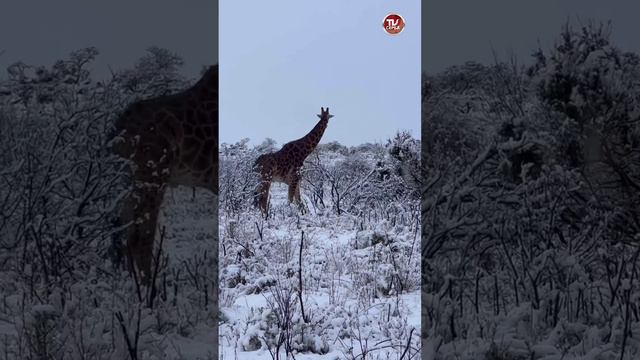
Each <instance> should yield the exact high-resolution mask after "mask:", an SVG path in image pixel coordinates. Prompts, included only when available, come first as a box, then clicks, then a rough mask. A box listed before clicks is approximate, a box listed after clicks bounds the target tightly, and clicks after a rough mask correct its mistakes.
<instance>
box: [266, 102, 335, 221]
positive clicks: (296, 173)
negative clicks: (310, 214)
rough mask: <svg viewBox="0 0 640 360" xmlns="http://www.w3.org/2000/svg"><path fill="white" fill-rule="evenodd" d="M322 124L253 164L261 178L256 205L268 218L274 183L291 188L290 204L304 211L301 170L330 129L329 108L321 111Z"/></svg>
mask: <svg viewBox="0 0 640 360" xmlns="http://www.w3.org/2000/svg"><path fill="white" fill-rule="evenodd" d="M318 117H319V118H320V121H318V123H317V124H316V126H314V128H313V129H311V131H309V133H308V134H306V135H305V136H303V137H301V138H300V139H298V140H294V141H291V142H288V143H286V144H284V145H283V146H282V148H281V149H280V150H278V151H276V152H272V153H268V154H263V155H260V156H259V157H258V159H257V160H256V162H255V164H254V170H255V171H256V172H257V173H258V174H259V177H260V183H259V184H258V186H257V188H256V192H255V205H256V206H258V208H260V210H261V211H262V213H263V214H264V215H265V216H267V215H268V205H269V189H270V188H271V183H272V182H281V183H285V184H287V185H288V187H289V202H291V203H295V204H296V205H298V207H299V208H300V209H301V210H302V211H304V204H303V202H302V200H301V199H300V182H301V180H302V177H301V174H300V170H301V168H302V165H303V164H304V160H305V159H306V158H307V157H308V156H309V154H311V153H312V152H313V150H315V148H316V147H317V146H318V143H319V142H320V139H321V138H322V135H323V134H324V131H325V130H326V128H327V124H328V123H329V119H330V118H332V117H333V115H330V114H329V108H327V110H325V109H324V108H320V114H318Z"/></svg>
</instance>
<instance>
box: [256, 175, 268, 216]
mask: <svg viewBox="0 0 640 360" xmlns="http://www.w3.org/2000/svg"><path fill="white" fill-rule="evenodd" d="M270 188H271V182H270V181H268V180H262V182H261V183H260V185H258V189H257V190H256V203H257V205H258V208H259V209H260V211H262V214H263V215H264V216H265V217H266V216H267V215H268V205H269V189H270Z"/></svg>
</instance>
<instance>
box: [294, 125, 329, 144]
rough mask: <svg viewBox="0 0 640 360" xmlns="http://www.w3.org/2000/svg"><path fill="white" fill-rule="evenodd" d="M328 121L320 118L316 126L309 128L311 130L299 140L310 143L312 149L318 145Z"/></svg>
mask: <svg viewBox="0 0 640 360" xmlns="http://www.w3.org/2000/svg"><path fill="white" fill-rule="evenodd" d="M328 123H329V120H328V119H320V121H318V123H317V124H316V126H314V127H313V129H311V131H309V133H308V134H307V135H305V136H304V137H303V138H302V139H300V140H302V142H304V143H305V144H309V145H311V151H313V150H314V149H315V148H316V146H318V143H319V142H320V139H321V138H322V135H323V134H324V131H325V129H326V128H327V124H328Z"/></svg>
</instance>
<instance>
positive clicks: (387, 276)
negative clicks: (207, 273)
mask: <svg viewBox="0 0 640 360" xmlns="http://www.w3.org/2000/svg"><path fill="white" fill-rule="evenodd" d="M322 155H323V156H321V157H320V161H322V162H324V163H325V164H327V166H333V165H335V164H337V163H339V162H341V161H345V158H344V156H341V155H339V154H335V153H331V152H329V153H323V154H322ZM362 158H363V159H365V160H364V161H366V162H368V163H371V159H369V158H367V156H363V157H362ZM309 176H312V175H309ZM312 181H313V180H312ZM304 186H308V185H303V187H304ZM327 193H328V191H327ZM309 194H310V193H309V192H306V191H305V190H304V189H303V190H302V197H303V200H304V201H305V203H306V204H307V207H308V208H309V211H308V212H307V213H305V214H302V213H300V212H299V211H298V209H297V208H296V207H295V206H293V205H290V204H289V203H288V200H287V186H286V185H284V184H274V185H272V187H271V197H270V211H271V213H270V216H269V218H268V219H267V220H264V219H263V218H262V216H261V215H260V213H259V211H258V210H257V209H255V208H253V207H251V206H247V207H245V208H243V209H242V210H240V211H239V212H237V213H230V212H226V211H225V210H224V208H223V207H221V210H220V211H221V212H220V218H219V219H220V222H219V228H220V231H219V233H220V237H221V242H220V279H221V280H220V281H221V283H220V291H221V293H220V310H221V312H222V322H221V325H220V358H221V359H272V358H273V357H272V356H275V355H274V352H275V351H276V350H275V348H276V347H277V345H276V344H277V343H278V339H282V338H280V336H284V337H287V338H290V348H291V349H292V351H293V353H294V354H295V358H296V359H345V358H346V359H351V358H361V357H362V356H366V358H372V359H376V358H380V359H387V358H390V359H397V358H400V356H401V354H402V353H403V352H404V351H405V349H406V348H407V346H408V347H409V349H408V350H407V352H408V353H409V354H411V356H414V357H415V358H417V357H418V356H419V341H420V340H419V339H420V291H419V290H420V275H419V274H420V268H419V263H420V257H419V249H420V237H419V236H420V231H419V222H418V216H417V212H418V207H417V202H416V203H415V204H414V205H416V206H413V207H412V206H410V204H404V205H408V206H404V207H403V206H401V205H399V204H395V203H388V204H386V205H387V207H388V210H389V212H388V214H385V215H383V214H381V213H380V212H376V211H375V210H372V211H371V212H370V213H369V214H367V213H366V212H359V213H357V214H356V213H348V212H344V213H342V214H341V215H338V214H337V213H336V212H335V211H334V209H332V208H330V207H325V208H322V209H319V208H316V207H314V206H310V204H311V203H312V199H311V198H310V197H309ZM325 200H326V201H327V202H328V199H325ZM301 240H302V241H303V244H302V255H301V256H300V242H301ZM300 258H301V259H302V265H301V275H302V276H301V278H302V289H303V290H302V294H300V293H299V289H300V285H299V284H300V278H299V272H300ZM398 287H403V289H399V288H398ZM300 297H301V298H302V306H303V307H304V313H305V318H306V319H305V320H306V321H305V320H303V319H302V309H301V306H300ZM287 299H289V302H287ZM287 305H289V306H290V312H287ZM287 315H288V317H287ZM287 318H288V320H286V319H287ZM287 332H289V335H286V334H287ZM286 341H287V340H283V342H284V344H282V346H281V348H280V353H281V354H280V356H281V358H284V357H285V353H286V351H285V347H286V343H287V342H286Z"/></svg>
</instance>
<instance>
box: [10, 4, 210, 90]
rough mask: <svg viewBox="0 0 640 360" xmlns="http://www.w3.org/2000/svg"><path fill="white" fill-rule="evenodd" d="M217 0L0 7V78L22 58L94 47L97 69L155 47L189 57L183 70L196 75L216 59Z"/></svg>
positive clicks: (41, 61)
mask: <svg viewBox="0 0 640 360" xmlns="http://www.w3.org/2000/svg"><path fill="white" fill-rule="evenodd" d="M217 18H218V1H217V0H213V1H212V0H189V1H176V0H135V1H131V0H110V1H87V0H55V1H46V0H40V1H35V0H20V1H5V2H4V3H3V5H2V9H1V10H0V52H2V51H3V50H4V53H3V54H2V55H0V70H1V73H0V78H4V77H6V68H7V66H8V65H10V64H12V63H14V62H16V61H23V62H25V63H26V64H30V65H51V64H53V62H54V61H56V60H58V59H64V58H66V57H67V55H68V54H69V53H70V52H72V51H74V50H77V49H81V48H84V47H87V46H95V47H97V48H98V50H99V51H100V55H99V57H98V59H97V61H96V62H95V64H94V69H95V71H96V73H97V74H100V75H105V74H108V67H107V66H108V65H110V66H111V67H112V68H113V69H122V68H128V67H132V66H133V65H134V64H135V61H136V60H137V59H139V58H140V57H141V56H143V55H144V54H145V50H146V49H147V48H149V47H151V46H154V45H155V46H159V47H163V48H167V49H169V50H171V51H173V52H175V53H178V54H179V55H181V56H182V57H183V58H184V60H185V67H184V74H185V75H186V76H189V77H197V76H198V75H199V74H200V70H201V69H202V66H204V65H210V64H213V63H216V62H217V58H218V46H217V39H218V26H217Z"/></svg>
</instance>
